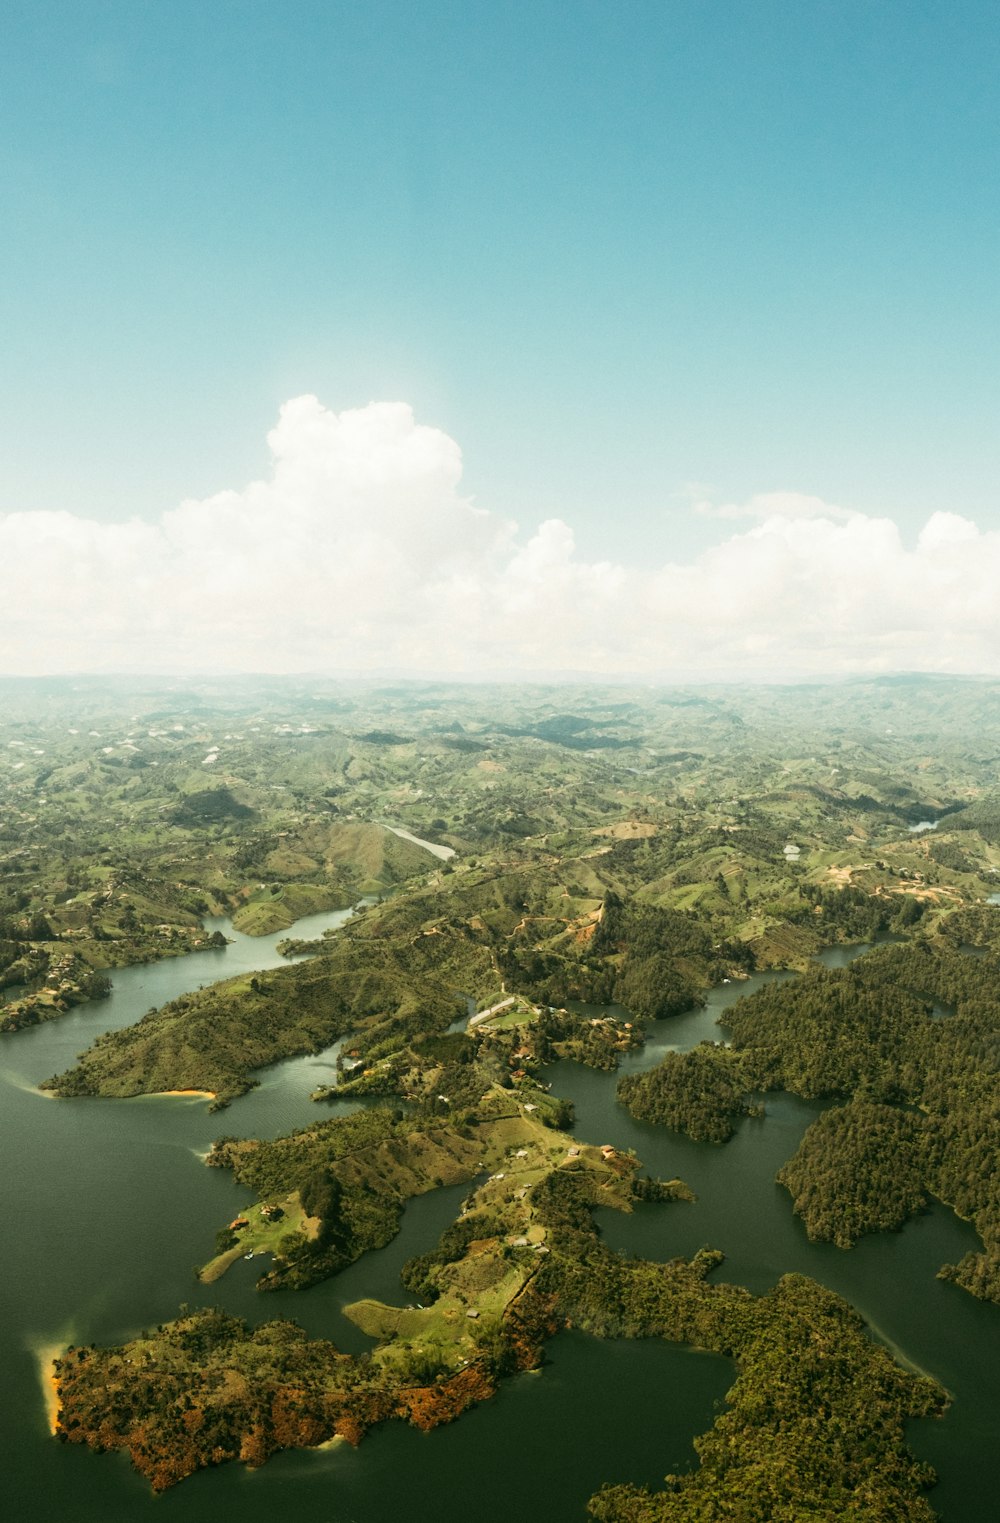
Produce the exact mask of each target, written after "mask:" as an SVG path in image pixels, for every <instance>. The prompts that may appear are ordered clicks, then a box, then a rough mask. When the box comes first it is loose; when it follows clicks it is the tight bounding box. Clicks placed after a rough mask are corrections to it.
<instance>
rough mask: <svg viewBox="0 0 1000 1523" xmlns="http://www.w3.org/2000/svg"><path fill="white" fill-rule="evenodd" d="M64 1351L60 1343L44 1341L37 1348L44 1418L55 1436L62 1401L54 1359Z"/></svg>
mask: <svg viewBox="0 0 1000 1523" xmlns="http://www.w3.org/2000/svg"><path fill="white" fill-rule="evenodd" d="M64 1352H65V1350H64V1348H63V1345H62V1344H61V1343H44V1344H42V1346H41V1348H39V1349H38V1374H39V1377H40V1379H41V1382H42V1400H43V1401H44V1403H45V1420H46V1422H47V1423H48V1428H49V1432H50V1433H51V1434H52V1436H53V1437H55V1435H56V1433H57V1432H58V1429H59V1413H60V1411H61V1410H62V1403H61V1402H60V1400H59V1380H58V1377H57V1375H56V1360H57V1359H58V1358H59V1357H60V1355H61V1354H63V1353H64Z"/></svg>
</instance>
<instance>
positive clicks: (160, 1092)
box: [148, 1089, 218, 1100]
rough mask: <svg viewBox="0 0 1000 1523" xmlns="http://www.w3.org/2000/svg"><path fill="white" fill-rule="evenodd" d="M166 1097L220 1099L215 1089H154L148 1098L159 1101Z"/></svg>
mask: <svg viewBox="0 0 1000 1523" xmlns="http://www.w3.org/2000/svg"><path fill="white" fill-rule="evenodd" d="M164 1095H197V1096H199V1097H200V1098H201V1099H202V1100H216V1099H218V1096H217V1095H216V1093H215V1090H214V1089H154V1090H153V1091H152V1093H151V1094H150V1095H149V1097H148V1098H149V1099H150V1100H158V1099H160V1098H161V1097H162V1096H164Z"/></svg>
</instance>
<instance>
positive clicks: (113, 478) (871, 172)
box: [0, 0, 1000, 567]
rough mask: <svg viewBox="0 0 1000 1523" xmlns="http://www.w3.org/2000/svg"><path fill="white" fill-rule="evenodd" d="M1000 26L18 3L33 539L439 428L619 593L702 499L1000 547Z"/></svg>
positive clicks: (16, 153) (486, 484) (475, 10)
mask: <svg viewBox="0 0 1000 1523" xmlns="http://www.w3.org/2000/svg"><path fill="white" fill-rule="evenodd" d="M998 30H1000V23H998V20H997V14H996V11H995V8H994V7H992V6H988V5H986V4H962V3H958V4H951V5H948V6H944V5H942V4H939V3H936V4H929V3H923V0H909V3H889V0H886V3H858V0H844V3H838V4H825V3H822V0H810V3H808V4H802V3H801V0H780V3H767V0H753V3H750V0H747V3H729V0H719V3H714V4H713V3H707V0H656V3H653V0H625V3H610V0H609V3H605V0H600V3H597V0H562V3H558V4H554V3H551V0H532V3H530V4H529V3H519V0H514V3H507V4H497V3H496V0H492V3H488V4H487V3H480V0H465V3H453V4H442V3H429V0H405V3H395V0H365V3H354V4H349V5H348V4H341V3H337V0H324V3H310V0H282V3H280V4H279V3H277V0H270V3H262V0H241V3H226V0H196V3H190V0H152V3H140V0H127V3H124V0H107V3H98V0H68V3H66V0H7V3H6V5H5V6H4V16H3V22H2V35H0V43H2V46H0V144H2V147H0V181H2V191H3V205H4V238H3V248H2V259H3V263H4V266H5V275H4V280H3V282H2V296H0V301H2V309H0V331H2V332H3V334H4V341H3V353H4V358H3V363H2V366H0V408H2V413H3V418H4V425H5V426H4V436H5V446H4V455H3V469H2V471H0V514H3V513H6V514H18V513H23V512H28V513H36V512H38V511H40V510H48V511H54V510H59V511H64V512H68V513H70V514H73V515H81V516H84V517H87V518H90V519H95V520H98V521H108V522H121V521H124V520H128V519H131V518H139V519H141V520H144V521H146V522H149V523H155V522H156V521H158V519H159V518H160V516H161V515H162V514H164V513H165V512H168V511H169V510H171V509H172V508H174V507H176V505H177V504H178V503H180V502H181V501H182V500H184V499H186V498H189V497H194V498H205V497H208V496H209V495H210V494H212V493H215V492H218V491H220V490H222V489H224V488H230V489H234V490H240V489H242V488H243V487H245V485H246V484H247V483H248V482H249V481H251V480H252V479H254V478H259V477H263V476H265V475H266V473H267V471H268V470H269V452H268V448H267V444H266V441H265V436H266V433H267V430H268V429H269V428H271V427H272V426H273V424H274V421H275V418H276V416H277V412H278V408H279V405H280V404H281V403H283V402H285V401H287V400H288V399H290V398H293V397H296V396H300V395H302V394H304V393H313V394H315V395H316V396H318V397H319V399H320V401H321V402H322V403H323V404H324V405H325V406H326V407H327V408H329V409H332V410H333V411H334V412H339V411H340V410H342V409H353V408H361V407H364V406H365V404H367V403H369V402H371V401H403V402H406V403H407V404H409V405H410V406H411V407H412V409H413V412H414V415H415V418H416V420H417V422H418V423H419V424H420V425H427V426H430V427H433V428H436V429H438V430H441V431H443V433H444V434H446V435H448V436H449V437H450V438H451V439H453V440H455V441H456V442H457V444H458V445H459V446H460V448H461V451H462V455H463V458H464V476H463V480H462V490H463V492H464V493H465V494H470V495H471V496H472V497H473V498H474V500H475V502H476V503H478V504H479V505H480V506H481V507H483V508H484V509H487V510H489V512H491V513H493V514H496V515H499V516H500V517H502V518H504V519H514V520H516V521H517V522H518V523H519V524H520V525H521V527H522V530H523V531H524V532H525V533H526V534H530V533H531V532H533V531H534V530H535V529H536V527H537V526H538V524H539V523H540V522H542V521H543V520H546V519H550V518H558V519H562V520H564V521H566V522H567V523H568V524H570V525H571V527H572V530H573V534H574V536H575V544H576V551H577V553H578V554H579V555H581V556H582V557H584V558H585V559H587V560H588V561H599V560H611V561H613V562H615V563H616V564H617V563H621V564H622V565H624V566H626V567H635V566H643V565H646V564H648V563H650V562H653V563H656V564H661V563H663V562H666V561H675V562H680V563H687V562H690V561H692V559H694V558H696V557H698V556H699V555H700V554H702V553H704V552H705V551H706V550H707V549H710V548H711V546H713V545H715V544H717V543H719V542H721V540H722V539H723V538H724V537H725V535H726V534H728V533H730V532H731V525H728V526H727V525H725V524H724V523H723V522H722V521H720V520H719V519H716V518H713V517H712V516H711V515H710V514H707V513H704V512H698V511H696V510H695V509H694V507H693V502H694V501H695V500H698V499H705V500H708V501H711V502H712V503H714V504H716V505H717V506H718V505H724V504H734V503H735V504H741V503H746V502H747V501H748V500H749V499H751V498H752V497H754V495H755V494H768V493H776V492H794V493H800V494H805V495H807V496H809V497H814V498H819V499H822V501H823V502H825V503H828V504H834V505H839V506H840V507H842V508H845V509H848V510H851V511H854V512H857V513H861V514H864V515H868V516H870V517H875V518H882V517H885V518H888V519H890V520H892V522H893V523H894V524H895V525H897V526H898V529H899V531H900V534H901V536H902V541H901V542H902V544H903V546H904V547H909V548H912V547H913V545H914V543H915V542H916V538H917V535H918V533H919V531H920V529H921V527H922V526H923V525H924V524H925V523H926V521H927V520H928V518H929V517H930V516H931V515H932V514H934V513H940V512H948V513H952V514H960V515H963V516H965V517H968V518H969V519H971V520H974V521H975V523H976V524H977V525H978V526H979V528H980V529H981V530H983V531H989V530H992V529H995V528H997V527H1000V512H998V495H997V483H998V481H1000V470H998V466H1000V460H998V455H1000V449H998V439H1000V430H998V428H997V404H998V384H997V359H996V353H997V343H996V335H997V318H998V271H1000V258H998V256H1000V238H998V232H1000V198H998V197H997V195H996V186H997V184H998V182H1000V163H998V157H1000V153H998V148H1000V131H998V126H1000V124H998V113H1000V92H998V91H997V90H996V86H995V68H994V64H993V60H994V58H995V54H996V44H997V41H998V37H997V33H998Z"/></svg>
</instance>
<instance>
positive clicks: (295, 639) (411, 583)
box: [0, 396, 1000, 680]
mask: <svg viewBox="0 0 1000 1523" xmlns="http://www.w3.org/2000/svg"><path fill="white" fill-rule="evenodd" d="M268 442H269V444H270V447H271V453H272V457H273V465H272V470H271V474H270V476H269V478H268V479H267V480H264V481H256V482H253V483H251V485H249V486H248V487H247V488H246V489H245V490H243V491H226V492H220V493H218V494H217V495H215V496H213V497H209V498H206V499H204V500H200V501H193V500H192V501H187V502H183V503H181V505H180V506H179V507H177V508H175V509H173V510H172V511H170V512H168V513H165V514H164V515H163V516H162V518H161V519H160V520H159V521H157V522H155V523H150V522H145V521H143V520H141V519H135V520H133V521H131V522H129V523H125V524H107V523H99V522H96V521H94V520H90V519H86V518H81V517H78V516H75V515H74V514H72V513H70V512H58V513H38V512H33V513H11V514H7V515H3V516H0V557H2V565H3V568H4V573H3V575H4V596H3V616H2V625H0V631H2V633H0V671H3V672H5V673H9V674H10V673H23V674H39V673H63V672H80V671H92V672H178V673H183V672H206V671H214V672H272V673H273V672H292V671H295V672H303V671H311V672H337V671H350V672H363V671H373V672H374V671H384V670H387V669H390V670H395V671H403V672H405V671H412V672H414V673H431V672H434V673H441V674H449V673H450V674H454V675H456V676H467V677H468V676H475V675H476V674H477V673H480V672H486V671H496V670H504V671H507V672H511V673H514V672H523V673H525V674H531V673H542V672H552V671H565V672H574V671H577V672H581V673H595V674H596V673H605V674H608V675H612V674H617V673H629V674H641V675H648V676H651V677H652V676H660V675H664V676H669V677H675V678H676V677H691V678H698V677H714V676H725V677H734V676H739V675H744V676H746V677H747V678H752V679H755V680H768V679H780V678H781V677H787V676H792V675H796V676H798V675H809V674H814V675H824V674H833V673H848V672H879V671H890V670H901V669H914V670H915V669H922V670H926V671H941V672H948V671H957V672H970V671H989V672H998V671H1000V618H998V617H997V608H998V589H1000V534H998V533H996V532H984V531H980V529H978V528H977V526H976V525H975V524H974V523H972V522H971V521H970V520H969V519H967V518H964V517H962V516H960V515H959V514H957V513H948V512H939V513H935V514H934V515H933V516H932V517H931V518H930V519H929V520H928V522H927V524H926V525H925V527H924V529H923V531H922V533H921V535H920V537H919V540H918V541H917V544H916V546H915V547H914V548H912V549H910V548H907V547H906V546H905V545H904V544H903V541H902V539H901V537H900V534H899V531H898V529H897V527H896V525H895V524H894V523H893V522H892V521H891V520H889V519H885V518H872V517H868V516H866V515H864V514H861V513H855V512H851V511H849V510H845V509H843V508H839V507H835V506H832V505H827V504H824V503H823V502H821V501H820V500H819V499H817V498H813V497H804V496H799V495H797V494H795V493H790V492H780V493H773V494H765V495H761V496H757V497H754V498H752V499H751V500H750V502H748V503H747V504H745V505H733V504H727V505H723V506H721V507H719V508H712V507H711V505H706V504H699V505H698V506H697V509H696V510H697V511H703V512H704V511H708V512H709V513H710V514H712V516H714V517H717V518H719V519H722V520H731V521H732V522H731V523H727V524H726V526H725V528H724V529H720V532H721V533H725V534H727V536H728V537H726V538H723V539H722V540H721V541H720V542H719V543H718V544H716V545H714V546H712V547H711V548H710V549H708V550H706V551H704V552H703V553H702V554H700V555H699V556H698V557H697V558H696V559H695V560H693V561H690V562H689V563H687V564H674V563H667V564H664V565H661V566H640V567H636V566H625V565H618V564H614V563H612V562H609V561H600V562H594V561H586V560H583V559H581V558H580V557H579V556H578V555H577V553H576V550H575V546H574V539H573V531H572V529H571V528H570V526H569V525H568V524H567V523H565V522H563V521H562V520H561V519H550V520H548V521H546V522H545V523H542V524H541V525H540V526H539V527H538V528H537V530H536V531H535V532H534V533H532V534H527V535H525V534H522V533H520V532H519V530H518V528H517V526H516V525H515V524H514V523H512V522H509V521H507V520H504V519H501V518H499V517H498V516H496V515H495V514H492V513H489V512H487V511H486V510H484V509H482V508H479V507H476V506H475V505H474V504H473V503H472V502H471V501H470V500H469V499H468V498H467V497H464V496H463V495H462V492H461V475H462V459H461V452H460V450H459V447H458V445H457V444H456V443H455V441H454V440H452V439H450V438H449V437H448V436H447V435H446V434H444V433H442V432H441V431H440V430H438V429H435V428H428V427H426V426H424V425H421V424H418V423H417V422H416V421H415V419H414V417H413V413H412V411H411V409H410V408H409V407H407V406H406V405H405V404H402V403H372V404H371V405H370V406H368V407H363V408H357V409H353V410H349V411H345V412H342V413H339V414H337V413H333V412H331V411H329V410H328V409H326V408H324V407H323V406H322V405H321V404H320V403H319V401H318V400H317V399H316V398H315V397H312V396H303V397H297V398H295V399H294V400H293V401H290V402H287V403H286V404H285V405H284V406H283V407H282V408H281V411H280V415H279V419H278V423H277V425H276V427H275V428H274V429H273V430H272V432H271V433H270V434H269V436H268ZM737 522H741V524H742V526H741V527H740V528H738V529H736V528H734V525H735V524H736V523H737Z"/></svg>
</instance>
